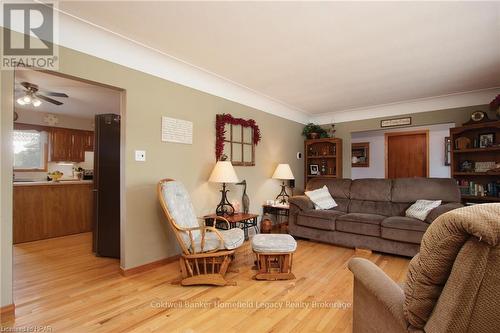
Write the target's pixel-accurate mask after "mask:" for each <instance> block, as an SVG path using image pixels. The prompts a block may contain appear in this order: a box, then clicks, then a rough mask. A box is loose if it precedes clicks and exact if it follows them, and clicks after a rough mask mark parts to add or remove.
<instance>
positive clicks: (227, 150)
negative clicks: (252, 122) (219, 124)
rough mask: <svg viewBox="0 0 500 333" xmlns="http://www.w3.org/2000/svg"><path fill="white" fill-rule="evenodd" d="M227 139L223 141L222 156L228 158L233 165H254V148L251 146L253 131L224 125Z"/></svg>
mask: <svg viewBox="0 0 500 333" xmlns="http://www.w3.org/2000/svg"><path fill="white" fill-rule="evenodd" d="M225 132H226V133H228V134H229V135H228V137H226V140H224V154H225V155H226V156H228V157H229V159H230V160H231V162H232V164H233V165H236V166H238V165H239V166H253V165H255V159H254V156H255V153H254V149H255V146H254V144H253V130H252V128H251V127H243V126H241V125H232V124H226V125H225Z"/></svg>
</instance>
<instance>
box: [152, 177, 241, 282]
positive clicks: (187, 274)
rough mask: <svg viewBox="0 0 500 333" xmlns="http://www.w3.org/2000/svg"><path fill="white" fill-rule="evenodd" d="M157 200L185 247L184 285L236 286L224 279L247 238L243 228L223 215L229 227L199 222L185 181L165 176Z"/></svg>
mask: <svg viewBox="0 0 500 333" xmlns="http://www.w3.org/2000/svg"><path fill="white" fill-rule="evenodd" d="M157 189H158V199H159V200H160V204H161V207H162V209H163V212H164V213H165V217H166V219H167V221H168V222H169V224H170V226H171V227H172V230H173V231H174V233H175V236H176V238H177V241H178V242H179V245H180V247H181V249H182V255H181V258H180V259H179V260H180V266H181V274H182V281H181V284H182V285H183V286H189V285H199V284H209V285H217V286H225V285H236V282H233V281H228V280H226V279H225V278H224V276H225V274H226V272H227V271H228V269H229V265H230V264H231V260H232V258H233V256H234V252H235V249H236V248H237V247H239V246H241V244H243V241H244V235H243V230H241V229H239V228H233V229H230V225H229V222H228V221H227V220H226V219H225V218H223V217H217V218H216V219H218V220H220V221H223V222H225V223H227V224H228V230H218V229H216V228H214V227H208V226H205V225H204V224H203V225H200V224H199V223H198V219H197V218H196V215H195V213H194V208H193V205H192V203H191V199H190V197H189V194H188V192H187V190H186V189H185V187H184V186H183V185H182V183H180V182H178V181H175V180H173V179H162V180H161V181H160V182H159V183H158V187H157Z"/></svg>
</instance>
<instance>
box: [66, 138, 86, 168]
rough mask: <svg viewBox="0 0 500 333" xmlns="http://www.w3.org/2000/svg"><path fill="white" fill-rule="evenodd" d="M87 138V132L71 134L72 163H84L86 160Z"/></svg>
mask: <svg viewBox="0 0 500 333" xmlns="http://www.w3.org/2000/svg"><path fill="white" fill-rule="evenodd" d="M85 137H86V135H85V132H82V131H74V132H73V133H71V150H70V155H69V157H70V159H69V160H70V161H71V162H83V161H84V160H85V154H84V146H85Z"/></svg>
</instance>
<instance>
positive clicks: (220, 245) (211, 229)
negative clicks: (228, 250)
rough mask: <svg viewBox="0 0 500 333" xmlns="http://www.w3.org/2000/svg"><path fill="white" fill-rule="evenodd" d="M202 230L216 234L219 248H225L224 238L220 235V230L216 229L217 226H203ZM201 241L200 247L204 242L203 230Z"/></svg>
mask: <svg viewBox="0 0 500 333" xmlns="http://www.w3.org/2000/svg"><path fill="white" fill-rule="evenodd" d="M204 230H206V231H211V232H214V233H215V234H216V235H217V238H219V249H224V248H225V246H224V238H223V237H222V234H221V233H220V231H219V230H217V228H215V227H205V228H204ZM201 243H202V249H203V246H204V245H205V244H204V243H205V232H203V234H202V238H201Z"/></svg>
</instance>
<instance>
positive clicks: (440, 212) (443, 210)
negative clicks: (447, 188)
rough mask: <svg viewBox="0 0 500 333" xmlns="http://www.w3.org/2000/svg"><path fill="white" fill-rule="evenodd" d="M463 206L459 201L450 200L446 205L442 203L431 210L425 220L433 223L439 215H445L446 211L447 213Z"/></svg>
mask: <svg viewBox="0 0 500 333" xmlns="http://www.w3.org/2000/svg"><path fill="white" fill-rule="evenodd" d="M460 207H463V206H462V204H461V203H458V202H450V203H447V204H444V205H441V206H439V207H436V208H434V209H433V210H431V211H430V212H429V215H427V217H426V218H425V222H427V223H432V222H433V221H434V220H435V219H437V218H438V217H439V216H441V215H443V214H444V213H447V212H449V211H451V210H454V209H457V208H460Z"/></svg>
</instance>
